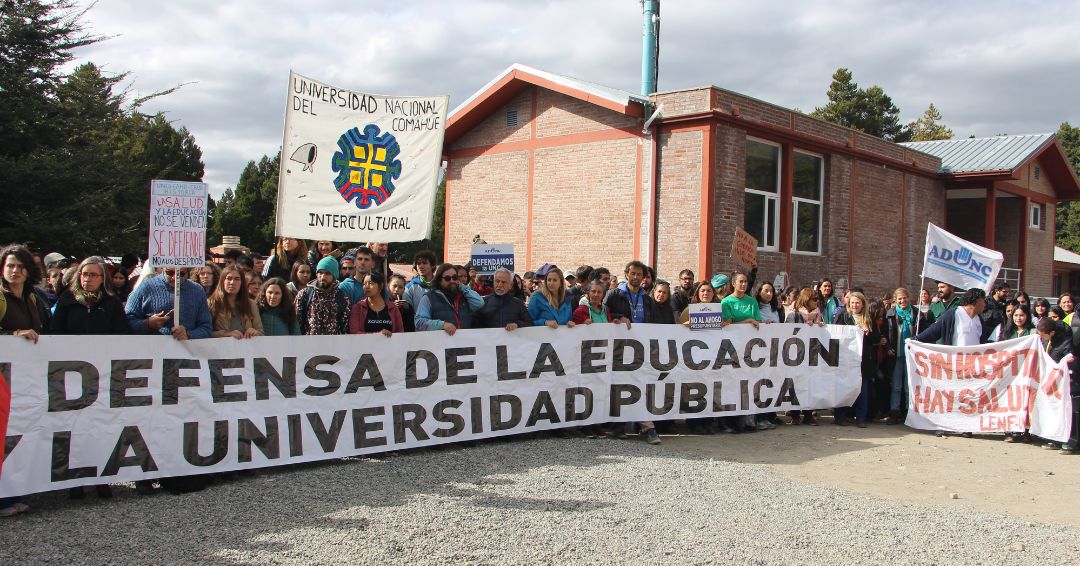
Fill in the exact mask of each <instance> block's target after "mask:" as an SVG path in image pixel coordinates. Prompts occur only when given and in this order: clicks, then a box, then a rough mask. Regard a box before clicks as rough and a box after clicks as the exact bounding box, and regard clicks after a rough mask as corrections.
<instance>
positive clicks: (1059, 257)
mask: <svg viewBox="0 0 1080 566" xmlns="http://www.w3.org/2000/svg"><path fill="white" fill-rule="evenodd" d="M1054 261H1056V262H1059V263H1071V264H1073V265H1075V266H1077V267H1080V254H1078V253H1076V252H1074V251H1070V250H1067V249H1065V248H1063V247H1061V246H1054Z"/></svg>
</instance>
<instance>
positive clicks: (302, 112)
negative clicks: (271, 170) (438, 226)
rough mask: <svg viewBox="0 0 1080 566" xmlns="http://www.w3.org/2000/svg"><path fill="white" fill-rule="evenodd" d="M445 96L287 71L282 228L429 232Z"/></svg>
mask: <svg viewBox="0 0 1080 566" xmlns="http://www.w3.org/2000/svg"><path fill="white" fill-rule="evenodd" d="M448 100H449V97H446V96H430V97H414V96H381V95H374V94H369V93H363V92H354V91H350V90H345V89H340V88H335V87H333V86H330V85H327V84H323V83H320V82H318V81H315V80H312V79H309V78H307V77H303V76H300V75H298V74H296V73H290V74H289V94H288V103H287V107H286V111H285V139H284V141H283V145H282V153H281V171H280V175H279V182H278V201H277V228H276V232H277V234H278V235H279V236H288V237H292V238H307V239H311V240H333V241H337V242H371V241H378V242H409V241H413V240H422V239H424V238H427V237H428V236H430V235H431V215H432V208H433V206H434V203H435V190H436V185H437V184H438V175H439V165H440V164H441V161H442V142H443V133H444V131H445V129H446V107H447V102H448Z"/></svg>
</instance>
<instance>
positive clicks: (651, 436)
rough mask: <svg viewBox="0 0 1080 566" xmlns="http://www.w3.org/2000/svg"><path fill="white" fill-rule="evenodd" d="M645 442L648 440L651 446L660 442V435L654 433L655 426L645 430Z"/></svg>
mask: <svg viewBox="0 0 1080 566" xmlns="http://www.w3.org/2000/svg"><path fill="white" fill-rule="evenodd" d="M645 442H648V443H649V444H652V445H653V446H656V445H657V444H660V435H659V434H656V429H655V428H650V429H649V430H647V431H645Z"/></svg>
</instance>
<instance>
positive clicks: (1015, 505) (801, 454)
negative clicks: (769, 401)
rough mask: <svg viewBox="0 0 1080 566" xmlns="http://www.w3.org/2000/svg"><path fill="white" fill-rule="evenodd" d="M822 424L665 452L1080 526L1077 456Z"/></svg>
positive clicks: (988, 440) (667, 442)
mask: <svg viewBox="0 0 1080 566" xmlns="http://www.w3.org/2000/svg"><path fill="white" fill-rule="evenodd" d="M821 423H822V424H821V426H818V427H810V426H782V427H779V428H777V429H776V430H773V431H767V432H759V433H753V434H739V435H717V436H707V437H691V436H666V437H664V447H665V448H666V449H668V450H671V449H675V450H680V451H685V452H688V453H693V454H697V455H701V456H705V457H709V458H716V459H723V460H728V461H736V462H748V463H755V464H765V465H768V466H770V467H771V468H773V469H775V470H776V472H777V473H780V474H783V475H785V476H787V477H790V478H792V479H795V480H800V481H805V482H810V483H815V484H822V485H829V486H835V487H841V488H845V489H850V490H853V491H857V492H861V493H866V494H870V495H874V496H878V497H883V498H887V499H894V500H897V501H904V502H912V503H931V504H939V505H949V506H957V505H961V506H970V507H972V508H975V509H979V510H983V511H989V512H997V513H1008V514H1010V515H1013V516H1016V517H1021V518H1025V519H1032V520H1038V521H1046V522H1054V523H1064V524H1069V525H1074V526H1080V505H1078V502H1080V457H1075V456H1063V455H1061V454H1059V453H1058V451H1056V450H1055V451H1050V450H1043V449H1042V448H1041V446H1040V445H1037V444H1007V443H1005V442H1004V441H1003V440H1002V437H1000V436H984V437H975V438H962V437H959V436H952V437H944V438H938V437H936V436H934V435H933V434H932V433H925V432H921V431H915V430H912V429H909V428H906V427H903V426H885V425H881V424H875V425H871V426H870V427H868V428H865V429H860V428H856V427H854V426H849V427H837V426H835V425H833V424H832V422H831V420H829V419H828V418H825V419H821ZM954 493H955V494H956V495H957V499H952V498H951V495H952V494H954Z"/></svg>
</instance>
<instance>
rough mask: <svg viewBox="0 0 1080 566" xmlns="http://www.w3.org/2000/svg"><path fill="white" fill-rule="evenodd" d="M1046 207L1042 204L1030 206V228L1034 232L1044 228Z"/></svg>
mask: <svg viewBox="0 0 1080 566" xmlns="http://www.w3.org/2000/svg"><path fill="white" fill-rule="evenodd" d="M1045 207H1046V205H1044V204H1032V205H1031V214H1030V218H1031V223H1030V227H1031V228H1032V229H1034V230H1044V229H1045V228H1046V219H1045V217H1046V208H1045Z"/></svg>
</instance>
